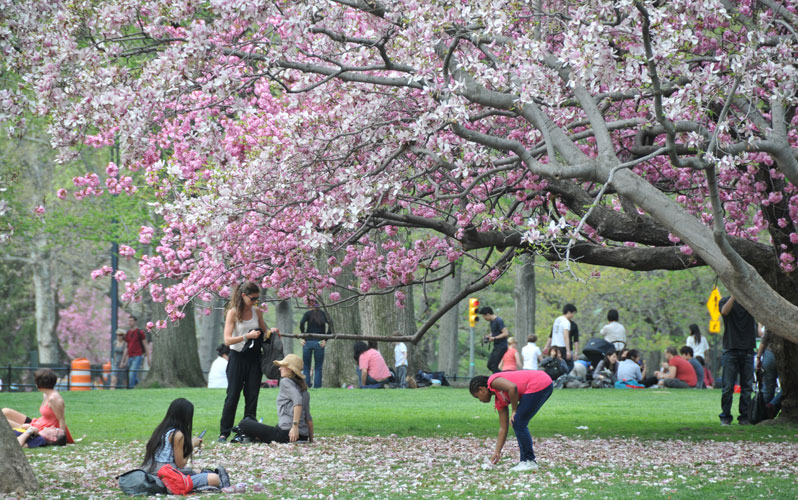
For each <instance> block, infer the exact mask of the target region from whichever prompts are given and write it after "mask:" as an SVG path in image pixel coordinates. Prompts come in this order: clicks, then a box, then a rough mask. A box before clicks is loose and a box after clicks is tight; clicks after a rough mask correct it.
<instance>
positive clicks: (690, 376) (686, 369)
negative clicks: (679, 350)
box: [668, 356, 697, 387]
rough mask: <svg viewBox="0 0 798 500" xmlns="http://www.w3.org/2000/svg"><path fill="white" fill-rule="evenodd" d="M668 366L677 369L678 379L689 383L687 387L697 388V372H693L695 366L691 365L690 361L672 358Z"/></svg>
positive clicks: (679, 357)
mask: <svg viewBox="0 0 798 500" xmlns="http://www.w3.org/2000/svg"><path fill="white" fill-rule="evenodd" d="M668 364H669V365H670V366H675V367H676V378H678V379H679V380H681V381H683V382H687V385H689V386H690V387H695V384H696V382H697V380H696V376H695V370H693V365H691V364H690V362H689V361H687V360H686V359H684V358H683V357H681V356H672V357H671V359H669V360H668Z"/></svg>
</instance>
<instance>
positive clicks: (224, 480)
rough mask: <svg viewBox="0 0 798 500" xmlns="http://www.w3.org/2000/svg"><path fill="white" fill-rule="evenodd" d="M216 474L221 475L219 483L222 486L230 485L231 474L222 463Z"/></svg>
mask: <svg viewBox="0 0 798 500" xmlns="http://www.w3.org/2000/svg"><path fill="white" fill-rule="evenodd" d="M216 474H218V475H219V483H220V485H221V487H222V488H227V487H228V486H230V476H228V475H227V471H226V470H224V467H222V466H221V465H220V466H219V467H218V468H217V469H216Z"/></svg>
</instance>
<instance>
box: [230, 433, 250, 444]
mask: <svg viewBox="0 0 798 500" xmlns="http://www.w3.org/2000/svg"><path fill="white" fill-rule="evenodd" d="M251 442H252V438H251V437H249V436H247V435H246V434H236V436H235V437H234V438H233V440H232V441H231V443H241V444H246V443H251Z"/></svg>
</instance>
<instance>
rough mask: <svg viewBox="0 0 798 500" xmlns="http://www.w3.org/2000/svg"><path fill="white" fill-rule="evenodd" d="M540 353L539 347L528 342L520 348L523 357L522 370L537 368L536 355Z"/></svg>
mask: <svg viewBox="0 0 798 500" xmlns="http://www.w3.org/2000/svg"><path fill="white" fill-rule="evenodd" d="M539 355H540V347H538V346H537V345H535V344H533V343H532V342H530V343H528V344H527V345H525V346H524V348H523V349H521V357H522V358H524V370H537V369H538V356H539Z"/></svg>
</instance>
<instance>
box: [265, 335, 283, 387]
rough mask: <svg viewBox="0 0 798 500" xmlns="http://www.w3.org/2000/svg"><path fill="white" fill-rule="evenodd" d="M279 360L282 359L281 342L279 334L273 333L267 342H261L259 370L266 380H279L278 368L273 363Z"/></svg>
mask: <svg viewBox="0 0 798 500" xmlns="http://www.w3.org/2000/svg"><path fill="white" fill-rule="evenodd" d="M281 359H283V341H282V339H281V338H280V334H278V333H273V334H272V335H271V337H270V338H269V340H264V341H263V348H262V350H261V356H260V369H261V371H262V372H263V374H264V375H266V378H267V379H269V380H279V379H280V368H279V367H278V366H277V365H275V364H274V362H275V361H280V360H281Z"/></svg>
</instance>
